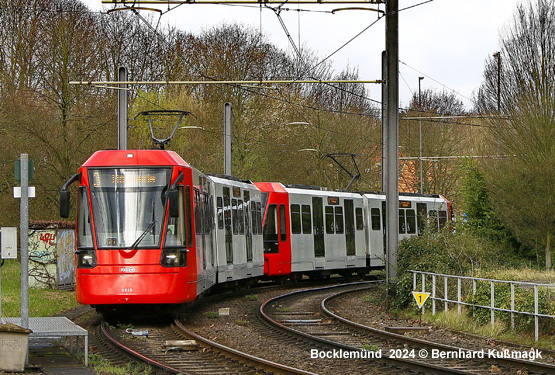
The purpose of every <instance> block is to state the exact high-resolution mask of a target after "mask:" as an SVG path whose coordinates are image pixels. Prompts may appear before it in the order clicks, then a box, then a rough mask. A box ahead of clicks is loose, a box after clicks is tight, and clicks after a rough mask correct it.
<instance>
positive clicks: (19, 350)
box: [0, 323, 33, 372]
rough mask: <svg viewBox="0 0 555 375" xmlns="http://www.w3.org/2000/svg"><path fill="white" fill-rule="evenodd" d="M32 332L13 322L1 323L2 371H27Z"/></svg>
mask: <svg viewBox="0 0 555 375" xmlns="http://www.w3.org/2000/svg"><path fill="white" fill-rule="evenodd" d="M31 332H33V331H31V330H30V329H25V328H22V327H20V326H17V325H15V324H12V323H8V324H2V325H0V371H6V372H23V371H25V359H26V358H27V349H28V347H29V334H30V333H31Z"/></svg>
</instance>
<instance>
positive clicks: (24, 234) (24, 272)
mask: <svg viewBox="0 0 555 375" xmlns="http://www.w3.org/2000/svg"><path fill="white" fill-rule="evenodd" d="M19 162H20V171H21V201H20V219H19V228H20V232H19V239H20V246H21V326H22V327H23V328H27V329H28V328H29V156H28V155H27V154H21V157H20V159H19Z"/></svg>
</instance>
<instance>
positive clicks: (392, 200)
mask: <svg viewBox="0 0 555 375" xmlns="http://www.w3.org/2000/svg"><path fill="white" fill-rule="evenodd" d="M398 9H399V1H398V0H389V1H387V2H386V17H385V47H386V48H385V49H386V52H387V56H386V61H387V97H386V99H387V100H386V103H387V145H386V157H387V160H386V162H387V166H386V168H387V181H386V182H387V184H386V191H385V193H386V211H387V226H386V239H387V250H386V251H387V272H386V275H387V282H388V283H389V284H392V283H393V282H394V280H395V279H396V278H397V247H398V242H399V234H398V232H399V151H398V149H399V13H398Z"/></svg>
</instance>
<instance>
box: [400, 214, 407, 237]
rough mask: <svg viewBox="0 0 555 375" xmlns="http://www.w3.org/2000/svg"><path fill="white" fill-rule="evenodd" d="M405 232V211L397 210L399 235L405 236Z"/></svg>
mask: <svg viewBox="0 0 555 375" xmlns="http://www.w3.org/2000/svg"><path fill="white" fill-rule="evenodd" d="M406 232H407V228H406V225H405V210H399V234H405V233H406Z"/></svg>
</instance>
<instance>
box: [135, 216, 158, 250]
mask: <svg viewBox="0 0 555 375" xmlns="http://www.w3.org/2000/svg"><path fill="white" fill-rule="evenodd" d="M154 224H156V221H151V222H150V224H148V226H147V227H146V229H145V231H144V232H143V233H141V235H140V236H139V237H138V238H137V239H136V240H135V242H133V245H131V247H130V249H131V250H135V249H136V248H137V246H139V244H140V243H141V241H142V240H143V239H144V238H145V237H146V235H147V233H148V231H149V230H151V229H152V228H153V227H154Z"/></svg>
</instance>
